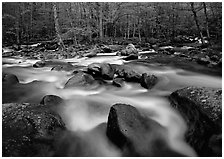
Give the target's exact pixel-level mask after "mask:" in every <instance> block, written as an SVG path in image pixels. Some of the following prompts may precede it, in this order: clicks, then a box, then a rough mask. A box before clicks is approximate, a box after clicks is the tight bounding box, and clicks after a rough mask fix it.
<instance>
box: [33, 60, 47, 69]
mask: <svg viewBox="0 0 224 159" xmlns="http://www.w3.org/2000/svg"><path fill="white" fill-rule="evenodd" d="M45 64H46V63H45V61H37V62H36V63H35V64H33V67H35V68H40V67H44V66H45Z"/></svg>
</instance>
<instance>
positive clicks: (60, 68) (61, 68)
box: [51, 65, 74, 71]
mask: <svg viewBox="0 0 224 159" xmlns="http://www.w3.org/2000/svg"><path fill="white" fill-rule="evenodd" d="M72 70H74V67H73V66H71V65H62V66H60V65H59V66H55V67H53V68H52V69H51V71H72Z"/></svg>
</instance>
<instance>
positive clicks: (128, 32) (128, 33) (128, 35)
mask: <svg viewBox="0 0 224 159" xmlns="http://www.w3.org/2000/svg"><path fill="white" fill-rule="evenodd" d="M127 23H128V24H127V27H128V30H127V37H128V39H129V38H130V26H129V16H128V15H127Z"/></svg>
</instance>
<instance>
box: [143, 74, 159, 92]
mask: <svg viewBox="0 0 224 159" xmlns="http://www.w3.org/2000/svg"><path fill="white" fill-rule="evenodd" d="M157 82H158V79H157V77H156V76H155V75H147V74H146V73H143V74H142V77H141V86H142V87H144V88H146V89H151V88H152V87H153V86H154V85H155V84H156V83H157Z"/></svg>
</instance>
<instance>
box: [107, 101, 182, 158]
mask: <svg viewBox="0 0 224 159" xmlns="http://www.w3.org/2000/svg"><path fill="white" fill-rule="evenodd" d="M166 134H167V131H166V129H165V128H164V127H163V126H161V125H160V124H159V123H157V122H156V121H154V120H152V119H150V118H147V117H144V116H143V115H141V114H140V113H139V111H138V110H137V109H136V108H135V107H133V106H131V105H126V104H115V105H113V106H112V107H111V109H110V113H109V117H108V123H107V136H108V138H109V139H110V140H111V141H112V142H113V143H114V144H115V145H117V146H118V147H119V148H120V149H121V150H122V155H123V156H132V157H134V156H135V157H137V156H141V157H143V156H144V157H146V156H148V157H155V156H157V157H158V156H160V157H162V156H182V155H181V154H178V153H176V152H174V151H173V150H171V149H170V148H169V146H168V144H167V141H166V140H167V136H166Z"/></svg>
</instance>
